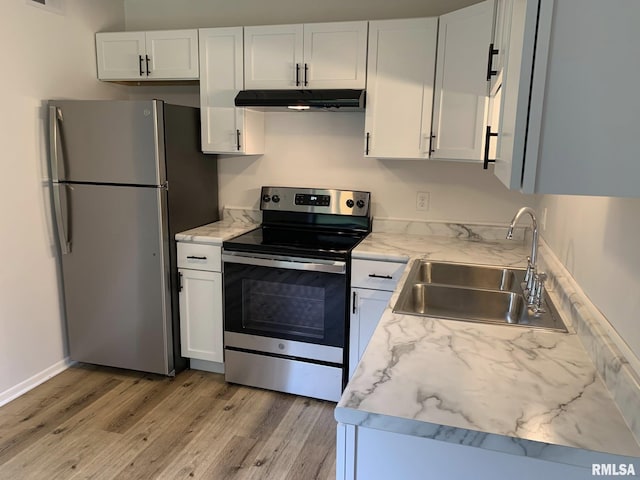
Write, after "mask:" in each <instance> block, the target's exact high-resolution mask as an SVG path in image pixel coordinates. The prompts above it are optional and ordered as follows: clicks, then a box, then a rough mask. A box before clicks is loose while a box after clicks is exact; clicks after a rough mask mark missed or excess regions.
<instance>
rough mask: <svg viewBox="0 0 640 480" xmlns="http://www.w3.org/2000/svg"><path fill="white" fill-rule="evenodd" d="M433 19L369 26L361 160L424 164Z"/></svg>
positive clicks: (430, 93) (430, 95)
mask: <svg viewBox="0 0 640 480" xmlns="http://www.w3.org/2000/svg"><path fill="white" fill-rule="evenodd" d="M437 36H438V20H437V18H412V19H403V20H380V21H372V22H369V54H368V65H367V108H366V113H365V141H364V152H365V156H368V157H376V158H428V157H429V149H430V136H431V114H432V105H433V82H434V69H435V63H436V42H437Z"/></svg>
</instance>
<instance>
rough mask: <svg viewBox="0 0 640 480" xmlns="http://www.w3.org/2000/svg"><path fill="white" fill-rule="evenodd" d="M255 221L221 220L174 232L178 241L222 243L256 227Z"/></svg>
mask: <svg viewBox="0 0 640 480" xmlns="http://www.w3.org/2000/svg"><path fill="white" fill-rule="evenodd" d="M256 227H257V225H256V224H255V223H248V222H246V223H245V222H238V221H233V220H222V221H219V222H214V223H209V224H207V225H202V226H201V227H196V228H192V229H191V230H186V231H184V232H180V233H177V234H176V240H177V241H178V242H193V243H208V244H211V245H222V242H224V241H225V240H229V239H231V238H233V237H237V236H238V235H242V234H243V233H246V232H248V231H250V230H253V229H254V228H256Z"/></svg>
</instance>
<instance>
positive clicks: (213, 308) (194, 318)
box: [178, 242, 224, 372]
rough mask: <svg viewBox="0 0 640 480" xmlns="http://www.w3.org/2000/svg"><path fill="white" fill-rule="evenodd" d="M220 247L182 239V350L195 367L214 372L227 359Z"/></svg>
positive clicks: (180, 274)
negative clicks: (224, 342) (225, 355)
mask: <svg viewBox="0 0 640 480" xmlns="http://www.w3.org/2000/svg"><path fill="white" fill-rule="evenodd" d="M220 250H221V248H220V247H219V246H215V245H201V244H191V243H186V242H178V274H179V276H180V294H179V302H180V346H181V353H182V356H183V357H186V358H189V359H191V367H192V368H195V369H198V370H208V371H214V372H222V371H223V362H224V345H223V335H224V333H223V332H224V325H223V318H222V272H221V267H222V264H221V261H220V253H221V252H220Z"/></svg>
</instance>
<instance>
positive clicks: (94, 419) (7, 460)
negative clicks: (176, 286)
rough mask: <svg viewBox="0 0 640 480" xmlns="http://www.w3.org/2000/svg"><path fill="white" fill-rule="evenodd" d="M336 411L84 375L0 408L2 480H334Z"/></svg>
mask: <svg viewBox="0 0 640 480" xmlns="http://www.w3.org/2000/svg"><path fill="white" fill-rule="evenodd" d="M334 407H335V404H333V403H330V402H324V401H320V400H312V399H309V398H304V397H296V396H293V395H287V394H283V393H275V392H269V391H265V390H259V389H254V388H249V387H242V386H238V385H231V384H226V383H225V382H224V377H223V376H222V375H217V374H213V373H207V372H199V371H195V370H187V371H184V372H182V373H180V374H178V375H177V376H176V377H175V378H171V379H170V378H166V377H161V376H156V375H148V374H141V373H135V372H129V371H123V370H116V369H109V368H99V367H92V366H86V365H80V366H75V367H72V368H69V369H68V370H66V371H64V372H62V373H61V374H60V375H58V376H56V377H54V378H52V379H51V380H49V381H47V382H46V383H44V384H42V385H40V386H39V387H37V388H35V389H33V390H31V391H30V392H28V393H26V394H25V395H23V396H21V397H20V398H18V399H16V400H14V401H13V402H11V403H9V404H7V405H5V406H3V407H1V408H0V479H2V480H4V479H12V480H14V479H15V480H23V479H36V480H44V479H46V480H53V479H88V478H90V479H127V480H130V479H145V480H150V479H181V478H184V479H194V478H196V479H197V478H200V479H260V480H263V479H277V480H287V479H291V480H301V479H302V480H307V479H334V478H335V431H336V429H335V426H336V422H335V420H334V418H333V409H334Z"/></svg>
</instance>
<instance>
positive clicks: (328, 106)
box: [235, 89, 365, 111]
mask: <svg viewBox="0 0 640 480" xmlns="http://www.w3.org/2000/svg"><path fill="white" fill-rule="evenodd" d="M235 103H236V106H237V107H260V108H265V109H269V110H272V109H291V110H308V109H324V110H335V111H357V110H364V103H365V93H364V90H350V89H337V90H241V91H240V92H238V95H237V96H236V100H235Z"/></svg>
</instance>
